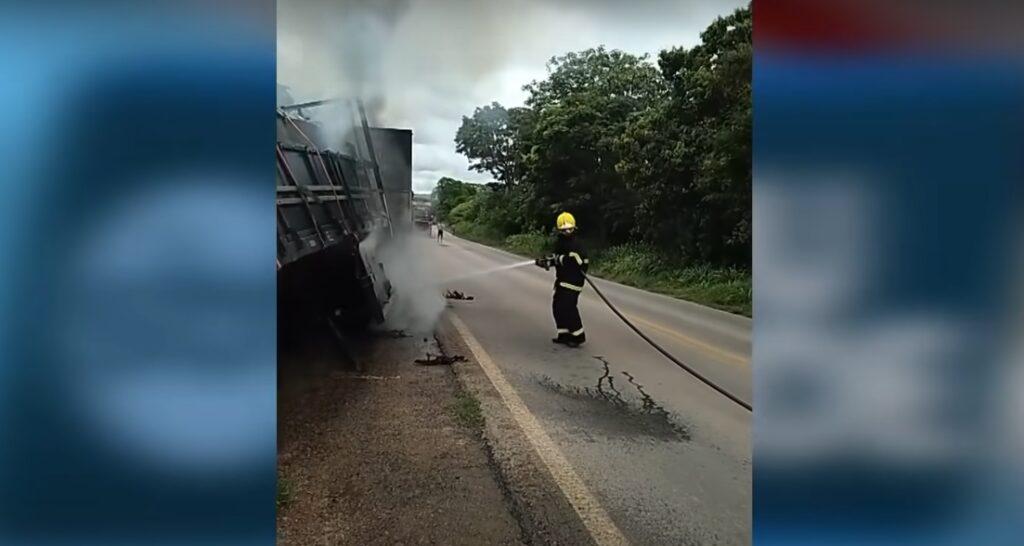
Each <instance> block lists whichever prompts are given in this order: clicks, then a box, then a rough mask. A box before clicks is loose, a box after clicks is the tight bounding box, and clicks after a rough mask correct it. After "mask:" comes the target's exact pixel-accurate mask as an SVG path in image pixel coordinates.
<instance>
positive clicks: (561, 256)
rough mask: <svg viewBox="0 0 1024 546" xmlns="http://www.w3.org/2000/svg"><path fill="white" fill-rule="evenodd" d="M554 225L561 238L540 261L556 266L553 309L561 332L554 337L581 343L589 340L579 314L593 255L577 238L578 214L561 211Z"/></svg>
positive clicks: (557, 339) (555, 340)
mask: <svg viewBox="0 0 1024 546" xmlns="http://www.w3.org/2000/svg"><path fill="white" fill-rule="evenodd" d="M555 228H556V229H557V232H558V238H557V239H556V241H555V254H554V256H552V257H551V258H548V259H547V260H539V261H538V265H546V266H554V268H555V295H554V297H553V298H552V301H551V311H552V314H553V315H554V316H555V328H556V332H557V334H558V335H557V336H556V337H555V338H554V339H552V340H551V341H553V342H555V343H561V344H563V345H568V346H570V347H578V346H580V345H581V344H583V343H585V342H586V341H587V334H586V332H584V330H583V319H582V318H580V310H579V299H580V292H583V284H584V283H585V282H586V273H587V270H588V269H590V259H589V258H587V255H586V253H584V251H583V247H582V246H580V244H579V241H577V240H576V218H574V217H573V215H572V214H570V213H568V212H563V213H562V214H559V215H558V219H557V220H556V221H555ZM545 268H546V267H545Z"/></svg>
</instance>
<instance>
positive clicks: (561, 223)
mask: <svg viewBox="0 0 1024 546" xmlns="http://www.w3.org/2000/svg"><path fill="white" fill-rule="evenodd" d="M555 227H556V228H558V230H559V231H565V230H568V229H576V218H574V217H573V215H572V214H569V213H568V212H563V213H562V214H559V215H558V219H557V220H555Z"/></svg>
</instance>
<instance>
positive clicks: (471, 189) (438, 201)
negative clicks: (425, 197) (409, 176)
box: [430, 176, 477, 220]
mask: <svg viewBox="0 0 1024 546" xmlns="http://www.w3.org/2000/svg"><path fill="white" fill-rule="evenodd" d="M476 192H477V187H476V186H475V185H473V184H470V183H468V182H463V181H461V180H456V179H454V178H448V177H447V176H446V177H443V178H441V179H440V180H438V181H437V185H436V186H434V190H433V191H432V192H430V200H431V201H432V202H433V204H434V210H435V211H437V217H438V218H440V219H442V220H447V219H448V216H449V214H450V213H451V211H452V209H454V208H455V207H457V206H459V205H461V204H462V203H465V202H466V201H468V200H470V199H472V198H473V196H474V195H476Z"/></svg>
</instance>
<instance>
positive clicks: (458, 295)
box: [444, 290, 476, 301]
mask: <svg viewBox="0 0 1024 546" xmlns="http://www.w3.org/2000/svg"><path fill="white" fill-rule="evenodd" d="M444 297H445V298H447V299H450V300H461V301H473V300H474V299H476V298H474V297H473V296H468V295H466V294H464V293H462V292H459V291H458V290H448V291H447V292H445V293H444Z"/></svg>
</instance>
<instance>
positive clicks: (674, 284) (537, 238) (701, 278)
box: [452, 224, 753, 317]
mask: <svg viewBox="0 0 1024 546" xmlns="http://www.w3.org/2000/svg"><path fill="white" fill-rule="evenodd" d="M452 228H453V231H454V233H455V234H456V235H458V236H459V237H462V238H465V239H469V240H470V241H475V242H477V243H481V244H485V245H487V246H492V247H496V248H501V249H503V250H507V251H509V252H512V253H514V254H519V255H520V256H524V257H530V258H536V257H538V256H542V255H544V254H547V253H548V252H550V251H551V246H552V244H553V239H552V237H553V236H552V235H545V234H541V233H522V234H518V235H510V236H508V237H503V236H502V235H501V234H500V233H496V232H493V231H492V230H489V229H488V228H486V227H480V226H477V225H475V224H471V225H455V226H452ZM590 264H591V265H590V273H591V274H592V275H594V276H595V277H600V278H602V279H606V280H610V281H615V282H619V283H622V284H626V285H629V286H633V287H636V288H640V289H643V290H648V291H651V292H657V293H659V294H665V295H668V296H673V297H676V298H679V299H684V300H687V301H692V302H695V303H699V304H701V305H706V306H708V307H714V308H715V309H721V310H723V311H728V312H730V313H736V314H740V315H745V316H748V317H750V316H753V302H752V296H753V283H752V277H751V274H750V272H749V271H744V270H740V269H731V268H720V267H713V266H710V265H707V264H692V263H686V262H684V261H682V260H679V259H670V258H666V257H663V256H662V255H661V254H660V253H659V252H657V251H656V250H655V249H653V248H651V247H649V246H646V245H642V244H635V243H634V244H626V245H620V246H615V247H611V248H607V249H604V250H601V251H597V252H591V257H590Z"/></svg>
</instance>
